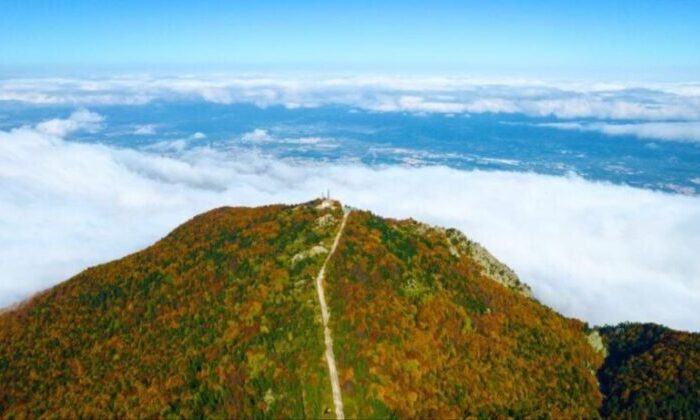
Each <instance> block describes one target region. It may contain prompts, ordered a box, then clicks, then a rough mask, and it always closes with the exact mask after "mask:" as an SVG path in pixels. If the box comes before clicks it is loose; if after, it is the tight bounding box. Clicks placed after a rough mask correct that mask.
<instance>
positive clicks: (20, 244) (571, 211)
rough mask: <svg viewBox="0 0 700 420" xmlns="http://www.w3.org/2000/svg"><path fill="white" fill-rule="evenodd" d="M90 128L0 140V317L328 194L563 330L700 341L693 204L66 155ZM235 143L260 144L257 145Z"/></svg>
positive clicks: (40, 128)
mask: <svg viewBox="0 0 700 420" xmlns="http://www.w3.org/2000/svg"><path fill="white" fill-rule="evenodd" d="M27 83H29V82H27ZM88 88H90V86H87V87H85V89H84V90H86V91H87V90H89V89H88ZM92 88H93V91H95V92H98V94H102V93H99V92H100V89H101V87H100V86H93V87H92ZM4 92H5V93H4V94H5V95H7V91H4ZM83 93H84V92H83ZM83 93H81V94H83ZM46 95H50V93H46ZM146 95H147V93H146ZM40 99H41V100H45V99H46V97H44V96H41V97H40ZM686 112H687V111H686ZM103 123H104V120H103V118H102V117H101V116H100V115H99V114H97V113H94V112H90V111H88V110H84V109H83V110H78V111H76V112H75V113H73V114H72V115H71V117H70V118H67V119H53V120H48V121H44V122H41V123H38V124H36V125H34V126H25V127H19V128H16V129H13V130H9V131H0V244H2V246H1V247H0V267H2V270H1V273H0V276H1V277H0V306H2V305H7V304H11V303H13V302H17V301H19V300H21V299H24V298H26V297H27V296H29V295H31V294H32V293H35V292H37V291H40V290H42V289H44V288H46V287H49V286H51V285H54V284H56V283H57V282H59V281H61V280H64V279H66V278H68V277H69V276H71V275H73V274H75V273H77V272H79V271H80V270H82V269H84V268H86V267H88V266H90V265H94V264H97V263H101V262H105V261H109V260H111V259H114V258H118V257H120V256H123V255H124V254H127V253H130V252H133V251H136V250H138V249H141V248H143V247H145V246H147V245H149V244H151V243H153V242H154V241H155V240H157V239H159V238H160V237H162V236H164V235H165V234H167V233H168V232H169V231H170V230H172V229H173V228H174V227H175V226H177V225H178V224H180V223H182V222H184V221H186V220H187V219H189V218H191V217H192V216H194V215H196V214H197V213H200V212H202V211H206V210H209V209H211V208H213V207H217V206H223V205H260V204H268V203H279V202H282V203H296V202H304V201H308V200H311V199H313V198H315V197H318V196H319V195H320V194H321V193H322V192H324V191H326V190H327V189H330V191H331V193H332V195H333V196H334V197H335V198H337V199H340V200H341V201H342V202H344V203H346V204H349V205H352V206H356V207H359V208H362V209H369V210H372V211H374V212H376V213H378V214H380V215H383V216H391V217H413V218H415V219H418V220H421V221H425V222H429V223H433V224H439V225H442V226H449V227H457V228H459V229H461V230H462V231H464V232H465V233H466V234H467V236H469V237H471V238H472V239H475V240H477V241H479V242H481V243H482V244H484V245H485V246H486V247H487V248H488V249H489V250H491V251H492V253H493V254H494V255H496V256H497V257H498V258H499V259H501V260H502V261H504V262H506V263H507V264H508V265H510V266H511V267H512V268H513V269H515V271H516V272H517V273H518V274H519V275H520V277H521V278H522V279H523V280H524V281H525V282H527V283H528V284H530V285H531V286H532V288H533V290H534V293H535V295H536V296H537V298H538V299H540V300H541V301H542V302H544V303H546V304H547V305H550V306H551V307H553V308H555V309H557V310H559V311H561V312H563V313H564V314H566V315H569V316H575V317H578V318H581V319H584V320H586V321H588V322H590V323H592V324H603V323H616V322H620V321H625V320H629V321H653V322H658V323H663V324H666V325H669V326H672V327H675V328H681V329H688V330H695V331H700V314H699V313H698V310H697V308H700V260H698V256H697V250H698V249H700V197H696V196H691V197H689V196H681V195H675V194H668V193H662V192H656V191H650V190H643V189H636V188H631V187H627V186H621V185H613V184H608V183H599V182H590V181H586V180H584V179H581V178H579V177H577V176H575V175H571V176H568V177H555V176H545V175H538V174H533V173H514V172H497V171H490V172H484V171H461V170H456V169H450V168H446V167H440V166H430V167H418V168H409V167H403V166H388V167H368V166H364V165H361V164H358V163H352V162H348V163H323V162H314V161H291V160H280V159H276V158H273V157H270V156H266V155H263V154H259V153H256V152H252V151H250V150H248V151H243V150H239V149H235V148H231V149H230V150H227V149H225V148H223V149H222V148H218V149H212V148H209V147H205V146H202V147H193V148H192V147H182V143H179V144H178V143H177V142H173V147H170V148H168V147H167V146H168V145H167V144H162V145H160V146H161V147H160V148H159V149H158V150H153V149H140V150H139V149H128V148H115V147H110V146H106V145H103V144H100V143H79V142H74V141H70V139H71V136H72V135H73V134H74V133H76V132H77V131H79V130H88V131H91V132H94V133H95V135H96V136H99V130H100V127H101V125H102V124H103ZM192 136H193V138H194V137H201V136H197V134H196V133H193V134H192ZM246 136H247V140H249V141H261V140H264V139H265V137H266V136H268V133H267V132H265V131H264V130H262V129H260V130H258V131H253V132H251V133H248V134H247V135H245V136H244V137H246Z"/></svg>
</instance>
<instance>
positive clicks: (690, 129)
mask: <svg viewBox="0 0 700 420" xmlns="http://www.w3.org/2000/svg"><path fill="white" fill-rule="evenodd" d="M539 125H540V126H544V127H552V128H558V129H561V130H578V131H597V132H600V133H604V134H607V135H611V136H635V137H638V138H642V139H657V140H677V141H693V142H700V121H682V122H681V121H674V122H645V123H634V124H610V123H579V122H566V123H545V124H539Z"/></svg>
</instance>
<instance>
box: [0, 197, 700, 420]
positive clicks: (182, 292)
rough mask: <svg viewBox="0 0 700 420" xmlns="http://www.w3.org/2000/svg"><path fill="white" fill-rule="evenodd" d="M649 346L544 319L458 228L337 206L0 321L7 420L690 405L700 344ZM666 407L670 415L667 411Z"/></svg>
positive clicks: (148, 262)
mask: <svg viewBox="0 0 700 420" xmlns="http://www.w3.org/2000/svg"><path fill="white" fill-rule="evenodd" d="M533 252H534V251H533ZM646 331H647V327H644V326H641V327H638V326H635V325H632V324H630V325H622V326H619V327H605V328H601V329H590V328H588V326H587V325H586V324H584V323H583V322H581V321H578V320H575V319H569V318H566V317H564V316H562V315H560V314H558V313H556V312H555V311H553V310H552V309H550V308H548V307H546V306H545V305H542V304H541V303H539V302H538V301H537V300H536V299H534V298H533V296H532V294H531V293H530V290H529V288H528V287H527V286H526V285H525V284H523V283H522V282H520V280H519V279H518V277H517V276H516V275H515V273H513V271H512V270H510V269H509V268H508V267H507V266H505V265H503V264H502V263H500V262H499V261H498V260H497V259H496V258H494V257H493V256H492V255H491V254H490V253H488V251H487V250H485V249H484V248H483V247H481V246H480V245H478V244H477V243H475V242H472V241H470V240H468V239H467V238H466V237H465V236H464V235H463V234H461V233H460V232H458V231H456V230H454V229H443V228H438V227H432V226H428V225H425V224H422V223H418V222H416V221H413V220H392V219H384V218H380V217H378V216H376V215H373V214H371V213H369V212H366V211H361V210H357V209H351V208H348V207H343V206H342V205H341V204H340V203H338V202H336V201H331V200H316V201H313V202H310V203H305V204H301V205H296V206H285V205H274V206H266V207H259V208H220V209H216V210H212V211H210V212H208V213H205V214H202V215H200V216H197V217H195V218H194V219H192V220H190V221H188V222H187V223H185V224H183V225H182V226H180V227H178V228H177V229H175V230H174V231H173V232H172V233H170V234H169V235H168V236H166V237H165V238H163V239H162V240H160V241H159V242H157V243H156V244H154V245H153V246H151V247H149V248H147V249H145V250H143V251H141V252H138V253H135V254H133V255H130V256H127V257H125V258H122V259H120V260H117V261H113V262H110V263H107V264H103V265H100V266H97V267H93V268H90V269H88V270H85V271H84V272H82V273H80V274H78V275H77V276H75V277H73V278H71V279H69V280H68V281H65V282H63V283H61V284H59V285H57V286H56V287H54V288H52V289H50V290H47V291H45V292H43V293H41V294H39V295H37V296H35V297H33V298H32V299H31V300H29V301H27V302H25V303H22V304H21V305H19V306H17V307H15V308H13V309H11V310H9V311H7V312H5V313H3V314H2V315H0V384H2V386H1V387H0V413H2V416H3V417H8V418H14V417H19V418H23V417H32V418H33V417H41V416H47V417H201V416H206V417H215V418H230V417H233V418H251V417H256V418H280V417H294V418H333V417H343V416H344V417H349V418H358V417H365V418H366V417H379V418H386V417H430V418H456V417H466V416H478V417H524V416H528V417H529V416H533V417H535V416H536V417H540V416H541V417H554V418H581V417H597V416H599V415H601V414H602V415H604V416H607V415H610V416H621V417H625V416H626V415H627V414H628V413H631V412H634V413H639V412H643V410H644V409H645V407H647V408H648V407H656V406H657V405H658V406H659V408H660V409H661V410H662V411H659V412H660V413H669V412H672V413H678V412H689V411H687V410H691V409H695V408H696V407H697V405H693V404H692V401H693V398H696V400H695V401H697V397H698V395H699V394H698V392H699V391H698V390H699V389H700V387H699V385H698V382H697V380H696V379H695V378H697V377H700V376H698V375H697V374H695V373H696V372H697V370H698V360H699V357H698V338H697V335H694V334H687V333H678V332H673V331H671V330H667V329H664V328H661V327H659V328H658V329H657V328H656V327H654V328H651V330H649V331H651V332H650V333H649V334H647V333H646ZM606 347H607V348H606ZM606 354H607V357H606ZM686 355H687V357H686ZM684 358H685V359H684ZM659 360H662V361H663V363H664V367H663V368H661V367H659V366H658V361H659ZM640 372H641V373H643V374H644V375H645V376H640V375H638V373H640ZM654 372H659V376H653V375H652V374H653V373H654ZM686 372H687V374H686ZM650 375H651V376H650ZM674 375H675V376H674ZM678 375H686V376H683V378H685V379H684V380H683V381H678V380H677V379H678ZM687 375H690V376H687ZM693 375H694V376H693ZM648 378H652V381H651V382H649V380H650V379H648ZM599 379H600V381H599ZM650 384H653V385H654V388H650ZM656 385H662V386H664V387H665V388H663V389H660V388H656ZM601 391H602V392H601ZM672 398H676V399H681V400H683V401H681V402H676V403H673V404H675V405H673V404H671V405H668V407H666V406H664V405H663V404H665V403H664V401H670V399H672ZM684 401H685V402H684ZM664 407H666V408H664ZM630 410H636V411H630ZM640 410H642V411H640ZM663 410H666V411H663ZM669 410H670V411H669ZM674 410H676V411H674ZM682 410H686V411H682Z"/></svg>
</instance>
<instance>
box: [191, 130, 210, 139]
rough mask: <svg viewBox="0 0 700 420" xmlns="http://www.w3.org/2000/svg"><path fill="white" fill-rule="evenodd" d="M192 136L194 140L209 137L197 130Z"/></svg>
mask: <svg viewBox="0 0 700 420" xmlns="http://www.w3.org/2000/svg"><path fill="white" fill-rule="evenodd" d="M191 138H192V139H194V140H203V139H206V138H207V135H206V134H204V133H202V132H199V131H197V132H196V133H194V134H192V136H191Z"/></svg>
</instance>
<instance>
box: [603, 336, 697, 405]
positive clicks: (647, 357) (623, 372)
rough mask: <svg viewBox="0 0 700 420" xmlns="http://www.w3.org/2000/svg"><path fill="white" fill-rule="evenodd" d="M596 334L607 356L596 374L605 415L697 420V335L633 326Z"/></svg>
mask: <svg viewBox="0 0 700 420" xmlns="http://www.w3.org/2000/svg"><path fill="white" fill-rule="evenodd" d="M600 332H601V334H602V335H603V337H604V338H605V340H606V341H607V348H608V352H609V355H608V357H607V358H606V359H605V364H604V365H603V366H602V367H601V369H600V370H599V372H598V376H599V378H600V386H601V388H602V389H603V391H604V392H605V400H604V402H603V408H602V410H601V412H602V414H603V415H605V416H610V417H632V418H642V417H649V418H697V417H698V416H700V334H690V333H686V332H680V331H673V330H670V329H668V328H666V327H663V326H660V325H655V324H631V323H629V324H620V325H618V326H614V327H604V328H601V329H600Z"/></svg>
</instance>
